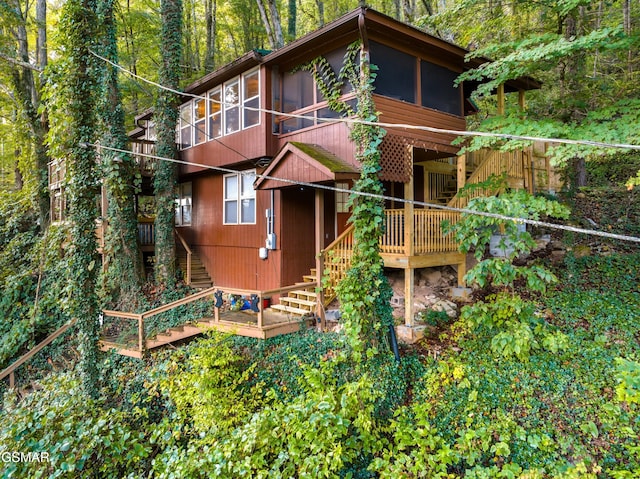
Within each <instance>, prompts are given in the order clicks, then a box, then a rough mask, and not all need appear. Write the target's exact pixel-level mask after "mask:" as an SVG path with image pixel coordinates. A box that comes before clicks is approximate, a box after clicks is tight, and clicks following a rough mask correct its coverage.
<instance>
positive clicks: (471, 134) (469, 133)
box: [89, 50, 640, 151]
mask: <svg viewBox="0 0 640 479" xmlns="http://www.w3.org/2000/svg"><path fill="white" fill-rule="evenodd" d="M89 51H90V52H91V54H92V55H94V56H95V57H97V58H99V59H100V60H103V61H105V62H107V63H109V64H110V65H112V66H113V67H115V68H117V69H119V70H121V71H123V72H124V73H126V74H128V75H131V76H132V77H134V78H137V79H138V80H141V81H143V82H146V83H149V84H150V85H153V86H155V87H157V88H160V89H162V90H165V91H169V92H171V93H174V94H176V95H180V96H186V97H189V98H194V99H198V100H205V101H210V102H214V103H218V104H225V105H226V103H224V102H222V101H217V100H213V99H211V98H207V97H206V96H201V95H195V94H193V93H186V92H181V91H178V90H175V89H173V88H169V87H167V86H164V85H161V84H159V83H156V82H154V81H152V80H149V79H147V78H144V77H142V76H140V75H137V74H135V73H133V72H131V71H129V70H127V69H126V68H124V67H123V66H121V65H119V64H117V63H115V62H112V61H111V60H109V59H108V58H105V57H103V56H101V55H98V54H97V53H95V52H94V51H92V50H89ZM234 106H238V105H234ZM241 108H243V109H247V110H250V111H256V112H262V113H270V114H272V115H276V116H285V117H289V118H301V119H306V120H315V121H321V122H327V123H346V124H362V125H370V126H378V127H381V128H397V129H405V130H419V131H428V132H430V133H441V134H446V135H456V136H469V137H474V136H479V137H486V138H500V139H506V140H522V141H542V142H547V143H557V144H565V145H584V146H593V147H598V148H616V149H627V150H639V151H640V145H634V144H628V143H606V142H600V141H592V140H571V139H568V138H545V137H537V136H527V135H513V134H509V133H491V132H486V131H467V130H450V129H445V128H435V127H431V126H424V125H409V124H404V123H385V122H377V121H375V122H374V121H367V120H361V119H358V118H316V117H315V116H310V115H300V114H296V113H283V112H280V111H276V110H270V109H266V108H260V107H250V106H246V105H241Z"/></svg>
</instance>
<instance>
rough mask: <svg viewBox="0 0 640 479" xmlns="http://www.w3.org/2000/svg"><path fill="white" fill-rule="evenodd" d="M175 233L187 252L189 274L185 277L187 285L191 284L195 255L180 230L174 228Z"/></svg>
mask: <svg viewBox="0 0 640 479" xmlns="http://www.w3.org/2000/svg"><path fill="white" fill-rule="evenodd" d="M173 231H174V232H175V234H176V237H177V238H178V241H180V244H181V245H182V247H183V248H184V250H185V251H186V252H187V273H186V277H185V283H187V284H191V256H192V255H193V251H191V248H189V245H188V244H187V242H186V241H185V239H184V238H183V237H182V235H181V234H180V232H179V231H178V229H177V228H174V229H173Z"/></svg>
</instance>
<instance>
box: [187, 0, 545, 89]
mask: <svg viewBox="0 0 640 479" xmlns="http://www.w3.org/2000/svg"><path fill="white" fill-rule="evenodd" d="M369 37H371V38H375V39H376V40H377V41H387V42H390V43H391V44H395V45H403V46H406V47H407V48H408V49H409V50H414V51H415V50H420V51H423V52H428V54H429V55H430V56H432V57H434V58H438V59H441V60H442V61H446V62H448V63H457V64H458V66H459V67H460V68H461V69H463V70H468V69H471V68H476V67H478V66H480V65H482V64H483V63H486V62H489V61H490V60H489V59H487V58H474V59H472V60H470V61H469V62H467V61H466V60H465V56H466V55H467V53H469V50H467V49H465V48H462V47H461V46H459V45H456V44H454V43H451V42H448V41H446V40H443V39H441V38H438V37H436V36H433V35H430V34H428V33H426V32H424V31H423V30H420V29H418V28H416V27H413V26H411V25H407V24H406V23H403V22H401V21H398V20H396V19H394V18H392V17H389V16H388V15H385V14H383V13H380V12H378V11H376V10H373V9H371V8H367V7H359V8H357V9H355V10H352V11H351V12H349V13H347V14H345V15H343V16H342V17H340V18H338V19H336V20H334V21H332V22H330V23H327V24H326V25H324V26H323V27H321V28H319V29H317V30H315V31H313V32H311V33H308V34H307V35H304V36H302V37H300V38H298V39H296V40H294V41H292V42H291V43H289V44H288V45H285V46H284V47H282V48H279V49H277V50H275V51H273V52H268V51H265V50H252V51H250V52H248V53H245V54H244V55H242V56H241V57H238V58H237V59H235V60H234V61H232V62H230V63H227V64H226V65H223V66H221V67H220V68H217V69H216V70H214V71H213V72H211V73H208V74H207V75H205V76H203V77H202V78H200V79H198V80H196V81H195V82H193V83H191V84H190V85H189V86H187V87H186V88H185V89H184V91H185V92H187V93H194V94H199V93H202V92H204V91H206V90H207V89H209V88H212V87H213V86H215V85H219V84H220V83H222V82H224V81H226V80H228V79H230V78H232V77H234V76H236V75H238V74H240V73H242V72H245V71H247V70H249V69H251V68H253V67H255V66H258V65H262V64H265V65H299V64H300V63H302V62H306V61H309V60H310V59H313V58H315V57H317V56H318V55H321V54H324V53H326V52H327V51H330V50H331V46H332V45H335V47H336V48H337V47H338V46H343V45H345V44H347V43H351V42H353V41H356V40H358V39H361V40H363V41H364V42H365V43H366V41H367V40H368V38H369ZM505 86H506V88H507V91H517V90H518V89H523V90H531V89H537V88H540V86H541V84H540V82H538V81H537V80H535V79H533V78H531V77H521V78H518V79H515V80H509V81H507V82H506V85H505Z"/></svg>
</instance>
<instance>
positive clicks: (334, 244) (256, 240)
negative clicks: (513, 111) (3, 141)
mask: <svg viewBox="0 0 640 479" xmlns="http://www.w3.org/2000/svg"><path fill="white" fill-rule="evenodd" d="M353 42H361V44H362V45H363V48H364V49H366V50H367V52H368V54H369V58H370V61H371V63H372V64H375V65H376V66H377V67H378V71H377V76H376V79H375V92H374V100H375V105H376V108H377V110H378V112H379V113H380V121H381V122H384V123H390V124H398V126H397V127H392V128H385V129H386V130H387V134H386V136H385V138H384V141H383V144H382V147H381V152H382V158H381V163H382V171H381V173H380V177H381V179H382V181H383V182H384V186H385V190H386V195H388V196H389V197H392V198H395V199H397V200H389V201H387V202H386V208H387V209H386V211H385V218H386V225H385V226H386V232H385V234H384V237H382V238H381V239H380V247H381V254H382V257H383V259H384V263H385V266H386V267H388V268H399V269H403V270H404V271H405V279H406V281H405V283H406V287H405V289H406V292H405V293H406V294H405V296H406V323H407V324H409V325H410V324H411V323H412V321H413V307H412V305H413V301H412V296H413V294H412V293H413V281H414V279H413V278H414V271H415V269H417V268H425V267H432V266H441V265H452V266H454V267H456V268H457V271H458V278H459V283H462V277H463V275H464V273H465V257H464V255H462V254H460V253H459V252H458V250H457V245H456V243H455V242H454V241H453V240H452V239H451V238H450V237H445V236H443V234H442V232H441V229H440V224H441V222H442V220H445V219H448V220H451V221H455V220H456V218H457V216H456V215H457V213H455V212H450V211H442V210H438V209H435V208H429V207H416V206H414V205H413V204H411V203H406V202H403V201H401V200H404V199H409V200H416V201H419V202H424V203H439V204H446V203H448V204H450V205H453V206H463V205H464V204H465V201H466V200H464V199H460V198H459V197H458V196H457V195H456V192H457V191H458V190H459V188H461V187H462V186H464V184H465V183H467V182H470V181H481V180H483V179H486V178H487V177H488V176H489V175H491V174H492V173H501V172H507V173H508V175H509V178H510V179H511V180H512V181H513V182H515V183H516V184H517V185H518V186H520V187H528V188H532V183H533V176H534V175H533V172H534V170H536V168H537V169H538V170H539V171H538V173H540V168H538V167H535V166H534V167H532V166H531V165H532V160H533V159H534V158H533V157H531V155H529V156H527V155H525V154H511V155H510V156H508V157H506V156H503V155H498V154H492V155H484V156H476V157H464V156H458V151H459V147H458V146H454V145H452V141H453V140H454V138H455V137H456V136H455V135H454V134H448V133H439V132H431V131H425V130H416V129H409V128H403V127H402V126H400V125H402V124H408V125H420V126H428V127H435V128H438V129H445V130H454V131H460V130H465V127H466V122H465V116H466V115H469V114H473V113H475V112H476V107H475V106H474V104H473V102H472V101H470V95H471V93H472V92H473V90H474V87H476V86H477V85H474V84H472V83H466V82H465V83H463V84H461V85H459V86H457V87H456V86H455V85H454V80H455V79H456V77H457V76H458V75H459V74H460V73H462V72H463V71H465V69H469V68H472V67H474V66H477V65H479V64H480V63H481V62H482V61H481V60H474V61H473V62H472V63H470V64H469V63H467V62H465V55H466V54H467V53H468V52H467V51H466V50H465V49H463V48H461V47H459V46H456V45H454V44H451V43H449V42H446V41H444V40H441V39H439V38H436V37H434V36H431V35H428V34H426V33H424V32H423V31H420V30H418V29H416V28H414V27H411V26H408V25H405V24H403V23H401V22H398V21H396V20H394V19H392V18H390V17H388V16H386V15H383V14H381V13H378V12H376V11H374V10H371V9H368V8H359V9H357V10H354V11H352V12H350V13H348V14H346V15H344V16H343V17H341V18H339V19H338V20H336V21H334V22H332V23H329V24H327V25H326V26H324V27H322V28H321V29H319V30H317V31H315V32H313V33H311V34H309V35H306V36H304V37H302V38H300V39H298V40H296V41H294V42H292V43H291V44H289V45H287V46H285V47H283V48H281V49H279V50H277V51H274V52H260V51H252V52H249V53H247V54H245V55H244V56H242V57H240V58H238V59H237V60H235V61H233V62H232V63H229V64H227V65H224V66H223V67H221V68H219V69H217V70H215V71H213V72H211V73H209V74H207V75H206V76H204V77H202V78H201V79H199V80H198V81H196V82H194V83H192V84H191V85H189V86H188V87H187V88H186V89H185V95H184V96H183V103H182V105H181V106H180V120H179V125H178V128H177V132H176V137H177V141H178V142H179V149H180V158H181V160H183V161H184V162H186V163H185V164H183V165H181V166H180V171H179V185H178V188H177V193H176V197H177V198H176V231H177V233H178V234H177V238H178V242H179V244H178V250H179V251H183V253H182V256H183V257H185V256H188V257H189V258H190V261H191V262H193V261H195V258H197V259H198V261H199V262H200V263H201V265H202V266H201V267H199V268H201V270H204V271H205V272H206V275H207V277H208V278H210V279H209V280H208V281H211V283H212V284H213V285H215V287H219V288H220V289H221V290H224V291H227V292H233V291H236V290H237V291H255V292H256V294H257V295H258V296H260V298H261V300H262V299H263V297H265V296H267V295H270V296H271V306H270V310H271V311H274V310H275V311H279V312H280V313H281V314H285V315H288V316H304V315H308V314H310V313H316V312H317V313H318V314H320V315H322V309H323V306H324V305H325V304H327V302H328V301H329V300H330V299H332V297H333V296H334V292H333V288H334V287H335V284H337V283H338V282H339V281H340V279H341V278H342V276H343V274H344V272H345V271H346V269H347V268H348V266H349V263H350V251H351V247H352V244H353V235H352V228H350V226H349V222H348V219H349V215H350V213H349V209H348V207H347V199H348V196H349V191H348V190H349V189H350V188H351V186H352V185H353V182H354V180H356V179H357V178H358V175H359V164H358V162H357V161H356V159H355V155H354V144H353V143H352V142H351V141H350V139H349V127H348V125H347V124H345V123H344V122H340V121H327V120H332V119H336V118H337V117H338V114H337V113H336V112H334V111H332V110H331V109H329V108H328V105H327V102H326V101H325V99H324V98H323V97H322V96H321V94H320V92H319V89H318V88H317V86H316V85H315V84H314V80H313V78H312V75H311V74H310V73H309V72H307V71H305V70H303V69H301V66H303V65H305V64H307V63H309V62H310V61H312V60H313V59H315V58H317V57H318V56H323V57H324V58H326V59H327V60H328V62H329V63H330V64H331V65H332V67H333V68H334V70H335V71H336V72H337V71H339V69H340V67H341V66H342V62H343V57H344V54H345V52H346V49H347V46H348V45H350V44H352V43H353ZM539 86H540V85H539V84H538V83H537V82H536V81H535V80H533V79H531V78H522V79H518V80H514V81H510V82H508V83H506V84H505V85H503V87H501V88H500V91H499V92H497V93H498V100H499V101H500V102H504V95H505V94H506V93H510V92H514V93H516V94H517V95H518V98H519V101H521V102H523V100H524V92H525V91H526V90H530V89H535V88H539ZM342 95H343V96H342V98H343V99H345V100H350V99H353V98H354V96H355V95H354V93H353V92H352V91H350V89H349V88H348V87H345V88H344V89H343V92H342ZM137 124H138V126H139V128H138V129H137V130H136V131H135V134H134V135H132V142H133V143H134V148H137V150H136V151H138V152H144V151H146V152H151V151H152V149H153V123H152V117H151V116H150V115H149V114H146V115H142V116H140V117H139V118H138V123H137ZM145 164H146V163H145V162H144V161H142V160H141V165H145ZM547 167H548V165H546V166H545V168H547ZM145 168H147V170H145V171H147V172H148V174H152V173H153V169H152V167H151V166H149V165H147V166H145ZM261 175H265V176H264V177H263V176H261ZM315 185H325V186H330V187H333V189H321V188H316V187H314V186H315ZM538 186H540V182H539V184H538ZM407 218H409V220H407ZM152 227H153V226H152V224H151V225H149V223H147V224H146V225H145V224H144V223H142V224H141V226H140V232H141V238H142V242H143V244H144V243H145V242H148V243H151V238H152V237H153V234H152V231H151V230H150V229H152ZM145 238H147V240H148V241H147V240H145ZM148 246H151V244H149V245H148ZM183 265H184V263H183ZM187 268H189V270H190V271H189V274H187V281H188V282H192V283H193V284H194V285H197V281H196V279H194V277H193V271H194V266H193V264H191V266H188V265H186V266H185V269H187ZM327 271H328V272H329V277H330V285H329V286H327V287H325V288H322V287H321V284H322V281H321V278H322V276H323V273H326V272H327ZM305 280H306V281H307V283H306V285H301V284H300V283H302V282H303V281H305ZM319 290H322V293H317V291H319ZM263 307H266V304H263V302H262V301H261V303H260V305H259V308H260V309H261V310H262V308H263ZM259 322H260V321H259ZM263 337H265V336H263Z"/></svg>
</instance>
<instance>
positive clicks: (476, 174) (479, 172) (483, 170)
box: [447, 150, 513, 208]
mask: <svg viewBox="0 0 640 479" xmlns="http://www.w3.org/2000/svg"><path fill="white" fill-rule="evenodd" d="M481 151H482V152H483V153H484V154H485V155H486V156H485V157H484V158H483V160H482V161H481V162H480V164H479V165H478V167H477V168H476V169H475V170H474V171H473V173H471V176H470V177H469V179H468V180H467V182H466V184H468V185H469V184H475V183H481V182H482V181H485V180H486V179H487V178H489V177H490V176H491V175H500V174H502V173H504V172H506V173H507V174H509V172H510V171H511V170H512V169H513V168H512V166H513V165H512V164H511V163H512V162H511V161H509V159H508V157H507V158H506V161H507V164H506V165H503V164H502V160H504V159H505V157H506V155H504V154H502V153H501V152H498V151H495V150H490V151H489V152H488V153H486V150H481ZM505 166H506V167H505ZM499 192H500V191H499V190H496V191H490V192H489V191H480V190H475V191H474V192H473V193H471V195H469V196H465V197H464V198H463V197H461V196H460V194H459V193H460V192H459V191H458V193H456V194H455V195H454V197H453V198H451V200H449V202H448V203H447V206H453V207H457V208H463V207H465V206H466V204H467V203H468V202H469V200H471V199H473V198H476V197H479V196H482V195H483V194H485V195H486V194H488V195H495V194H498V193H499Z"/></svg>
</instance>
